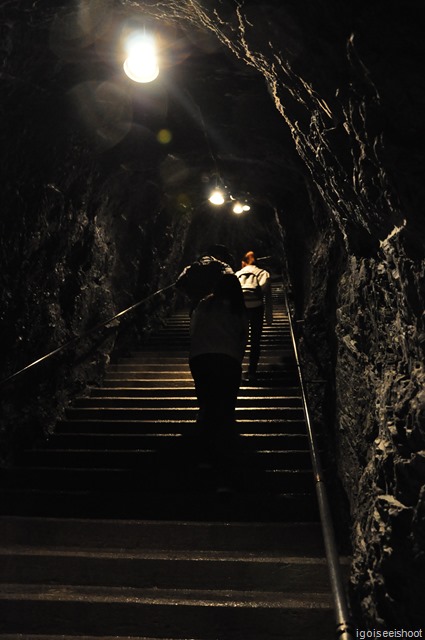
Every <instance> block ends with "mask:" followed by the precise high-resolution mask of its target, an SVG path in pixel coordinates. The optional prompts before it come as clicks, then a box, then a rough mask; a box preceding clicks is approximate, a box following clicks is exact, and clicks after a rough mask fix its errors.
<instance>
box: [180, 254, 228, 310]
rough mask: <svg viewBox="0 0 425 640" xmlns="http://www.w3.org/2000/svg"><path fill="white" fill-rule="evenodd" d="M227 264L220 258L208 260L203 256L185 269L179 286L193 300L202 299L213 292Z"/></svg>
mask: <svg viewBox="0 0 425 640" xmlns="http://www.w3.org/2000/svg"><path fill="white" fill-rule="evenodd" d="M225 266H226V265H224V264H223V263H222V262H220V261H219V260H210V261H207V260H206V259H205V258H204V259H202V258H201V260H197V261H196V262H194V263H193V264H192V265H191V266H190V267H188V268H187V269H186V270H185V272H184V274H183V275H182V276H181V278H179V280H178V286H179V287H180V288H181V289H183V291H184V292H185V294H186V295H188V296H189V298H191V299H192V300H195V301H198V300H201V299H202V298H205V296H207V295H208V294H209V293H211V292H212V290H213V289H214V287H215V285H216V283H217V282H218V280H219V279H220V277H221V275H222V274H223V272H224V267H225Z"/></svg>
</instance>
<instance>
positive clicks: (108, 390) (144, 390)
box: [90, 385, 302, 404]
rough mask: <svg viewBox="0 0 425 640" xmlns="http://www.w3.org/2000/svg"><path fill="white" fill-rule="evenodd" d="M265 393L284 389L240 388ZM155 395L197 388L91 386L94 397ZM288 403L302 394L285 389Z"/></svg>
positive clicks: (247, 393) (242, 393)
mask: <svg viewBox="0 0 425 640" xmlns="http://www.w3.org/2000/svg"><path fill="white" fill-rule="evenodd" d="M264 394H266V395H267V397H274V396H282V389H281V388H280V387H270V388H265V389H264V388H261V387H253V386H247V387H241V388H240V389H239V394H238V397H239V398H243V399H245V398H247V397H251V398H253V397H257V396H259V397H263V396H264ZM152 396H153V397H155V398H164V397H167V398H169V399H171V398H176V397H177V398H181V397H195V390H194V388H193V385H192V387H187V386H186V387H184V386H181V387H171V388H170V387H164V386H157V387H155V388H154V389H153V387H152V386H150V387H91V389H90V397H92V398H143V399H144V398H146V397H148V398H149V397H152ZM283 397H285V398H286V399H287V401H288V403H291V404H292V403H293V404H295V403H297V402H301V401H302V397H301V394H300V393H299V392H298V393H288V392H287V391H286V390H285V394H284V396H283Z"/></svg>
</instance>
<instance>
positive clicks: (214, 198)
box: [208, 188, 224, 206]
mask: <svg viewBox="0 0 425 640" xmlns="http://www.w3.org/2000/svg"><path fill="white" fill-rule="evenodd" d="M208 200H209V201H210V202H211V204H215V205H217V206H218V205H221V204H224V195H223V192H222V191H221V190H220V189H219V188H216V189H214V191H213V192H212V193H211V195H210V197H209V198H208Z"/></svg>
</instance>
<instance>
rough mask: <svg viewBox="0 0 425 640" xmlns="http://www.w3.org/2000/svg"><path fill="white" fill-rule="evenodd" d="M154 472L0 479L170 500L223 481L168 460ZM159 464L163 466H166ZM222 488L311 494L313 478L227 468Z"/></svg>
mask: <svg viewBox="0 0 425 640" xmlns="http://www.w3.org/2000/svg"><path fill="white" fill-rule="evenodd" d="M158 458H159V459H158V465H157V466H156V467H153V468H152V467H150V466H147V467H146V468H145V467H143V468H116V467H110V468H106V467H98V468H96V467H94V466H92V465H91V466H89V467H53V466H49V467H42V466H34V467H30V466H25V467H24V466H23V467H19V466H14V467H13V468H12V469H8V470H2V472H1V473H0V478H1V486H2V488H3V489H26V488H27V487H31V488H32V489H35V490H48V489H49V488H51V487H55V488H56V489H60V490H62V491H73V490H81V491H84V490H86V489H87V490H90V491H118V490H121V491H123V492H127V491H131V490H133V489H136V488H137V489H139V491H146V490H148V491H149V490H154V489H158V490H161V491H168V492H169V493H170V494H173V493H175V492H179V491H191V490H192V488H193V487H196V489H197V491H203V490H206V491H208V490H210V489H211V490H213V489H215V488H217V487H218V486H219V485H220V483H221V482H224V480H222V474H223V473H224V472H222V470H221V469H220V468H217V469H216V468H212V469H210V468H203V467H202V466H196V465H193V466H192V467H190V466H189V465H187V464H182V463H181V461H180V460H175V459H173V457H172V456H169V457H167V458H166V459H165V460H164V459H161V456H159V457H158ZM161 462H165V463H168V466H166V467H165V464H161ZM225 478H226V480H225V482H226V484H229V486H231V487H232V488H233V489H235V490H237V491H248V492H249V491H255V490H256V489H258V487H262V488H263V489H264V490H265V491H276V492H282V493H292V492H296V491H312V490H313V488H314V486H313V482H314V478H313V474H312V472H311V469H307V470H305V469H298V468H295V469H280V468H276V469H275V468H271V469H268V468H265V469H261V468H256V469H254V468H251V469H247V468H246V467H241V466H238V465H235V466H234V467H233V466H232V468H226V471H225Z"/></svg>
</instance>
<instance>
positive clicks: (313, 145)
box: [121, 0, 425, 628]
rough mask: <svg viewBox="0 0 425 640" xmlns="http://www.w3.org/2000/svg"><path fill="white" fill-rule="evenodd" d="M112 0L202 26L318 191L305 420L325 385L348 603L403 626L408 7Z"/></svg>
mask: <svg viewBox="0 0 425 640" xmlns="http://www.w3.org/2000/svg"><path fill="white" fill-rule="evenodd" d="M121 4H124V5H125V4H128V5H131V6H133V7H135V6H140V7H142V8H143V9H144V10H148V11H151V12H152V13H153V14H155V15H156V16H157V17H159V18H164V17H166V16H172V17H174V18H175V19H183V20H187V21H188V22H191V23H194V24H197V25H202V26H203V27H205V28H207V29H209V30H211V31H212V32H214V33H215V34H216V35H217V37H218V38H219V39H220V40H221V41H222V42H223V43H224V44H226V46H228V47H229V49H231V50H232V51H233V52H234V54H235V55H236V56H237V57H238V58H239V59H241V60H245V61H246V63H247V64H249V65H252V66H254V67H255V68H257V69H258V70H259V71H260V72H261V73H263V75H264V77H265V78H266V80H267V84H268V86H269V89H270V92H271V94H272V95H273V98H274V100H275V103H276V107H277V109H278V111H279V112H280V113H281V115H282V118H283V120H284V122H285V124H286V126H288V127H289V129H290V131H291V134H292V137H293V141H294V145H295V147H296V149H297V151H298V153H299V155H300V157H301V158H302V160H303V161H304V163H305V166H306V168H307V169H308V174H309V176H310V178H311V181H312V183H313V185H314V188H315V190H316V194H319V196H320V204H319V205H317V211H316V221H315V225H314V231H313V232H310V238H309V243H308V244H309V247H308V252H307V253H308V255H309V257H310V268H309V270H304V273H303V277H302V280H304V283H303V287H304V288H303V291H302V292H301V294H300V293H298V296H297V297H298V300H299V301H302V305H303V308H302V313H303V316H304V320H305V328H304V338H303V350H304V356H305V366H306V368H307V370H308V371H310V372H311V373H312V374H317V377H320V376H323V377H324V378H325V380H326V382H327V388H325V389H324V390H322V391H320V392H318V393H317V394H316V392H314V391H312V392H311V393H312V395H313V397H315V398H316V399H315V400H314V403H315V408H316V420H318V421H319V422H324V421H325V422H326V423H328V418H329V406H327V408H326V412H327V414H328V415H327V416H324V413H323V412H324V404H323V402H322V401H321V398H322V400H323V398H325V397H326V395H328V396H330V395H332V392H333V391H335V402H334V407H333V410H332V414H333V415H332V417H333V424H332V425H331V430H332V434H331V436H332V437H333V438H334V441H335V443H336V447H337V448H336V460H337V465H338V469H339V473H340V476H341V478H342V480H343V482H344V486H345V489H346V492H347V495H348V499H349V502H350V508H351V514H352V520H353V532H352V539H353V572H352V578H351V580H352V587H353V593H352V596H353V598H352V602H353V606H354V609H355V614H356V615H357V616H358V617H359V618H361V619H362V620H363V623H364V624H367V625H369V626H370V627H376V626H383V627H385V626H398V627H400V626H405V627H407V628H415V625H416V627H417V626H418V625H419V624H420V623H421V622H422V620H423V617H422V615H423V612H422V610H421V603H420V598H421V596H422V594H423V593H424V588H425V585H424V577H423V576H424V571H423V569H424V558H425V554H424V551H425V545H424V495H425V494H424V476H425V474H424V455H425V454H424V432H423V406H424V397H423V393H424V391H423V390H424V380H425V378H424V370H423V351H422V349H423V336H424V333H423V325H422V324H421V322H422V313H423V308H424V287H423V276H424V251H423V238H424V231H425V229H424V224H425V223H424V216H423V201H424V196H425V194H424V186H423V181H422V179H421V175H423V171H424V155H423V145H424V123H423V116H422V114H423V111H424V106H425V105H424V101H425V86H424V78H423V73H422V71H421V65H420V60H422V59H423V58H424V40H423V36H422V34H423V29H424V12H423V7H422V6H421V3H420V2H417V1H411V2H407V3H404V4H403V6H400V4H399V3H396V2H384V1H377V2H373V3H362V2H353V3H339V2H334V1H333V0H322V1H321V2H315V3H312V4H309V6H308V11H307V10H306V8H305V6H304V4H303V3H295V2H289V1H288V2H273V1H270V2H264V3H261V5H259V4H258V3H251V2H245V3H238V2H232V1H230V0H229V1H227V2H226V1H224V0H223V1H221V2H220V3H215V2H208V1H207V0H206V1H205V2H190V3H174V2H169V3H167V6H165V5H164V4H162V3H144V2H131V3H126V2H124V1H123V2H122V3H121ZM314 199H316V198H315V197H314ZM294 215H296V212H294ZM282 224H288V220H287V216H283V217H282ZM289 226H291V223H290V222H289ZM301 244H302V245H303V247H304V250H306V249H307V247H306V244H305V243H301ZM287 251H288V252H289V253H291V251H296V247H290V246H288V247H287ZM292 263H293V264H295V261H294V260H293V261H292ZM321 402H322V405H323V406H322V411H320V404H321ZM325 418H326V419H325Z"/></svg>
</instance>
